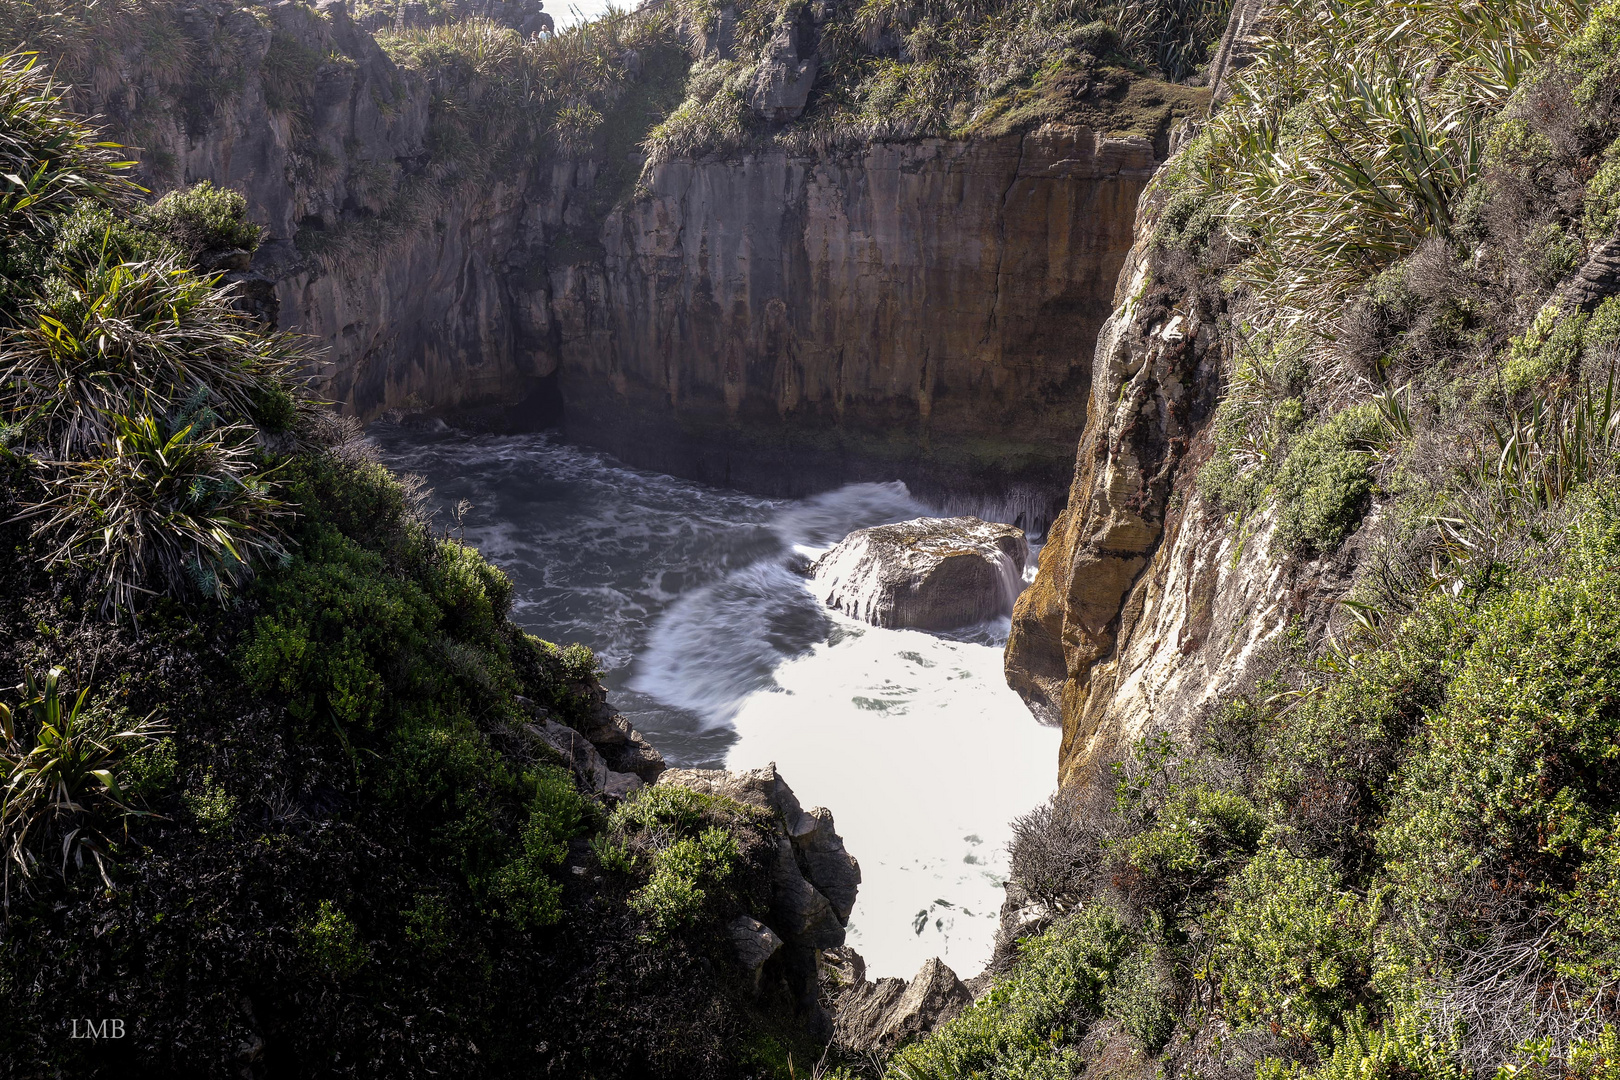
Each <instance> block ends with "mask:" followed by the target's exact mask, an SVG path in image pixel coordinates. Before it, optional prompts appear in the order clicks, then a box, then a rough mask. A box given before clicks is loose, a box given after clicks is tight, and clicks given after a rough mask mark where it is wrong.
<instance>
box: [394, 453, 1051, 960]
mask: <svg viewBox="0 0 1620 1080" xmlns="http://www.w3.org/2000/svg"><path fill="white" fill-rule="evenodd" d="M376 436H377V439H378V441H379V443H380V444H381V446H382V448H383V449H384V452H385V454H386V456H387V458H388V459H389V461H390V463H391V464H393V465H394V466H395V467H396V468H399V469H401V470H404V471H410V472H417V473H420V474H422V475H423V476H425V477H426V478H427V480H428V482H429V483H430V484H432V485H433V486H434V488H435V489H436V501H437V502H438V503H439V504H440V505H441V506H444V507H448V506H451V505H453V504H454V503H456V502H457V501H458V500H460V499H467V500H469V501H470V502H471V503H472V504H473V510H472V511H471V512H470V513H469V514H468V515H467V517H466V519H465V522H464V526H465V534H466V538H467V540H468V541H469V542H472V543H476V544H477V545H478V546H479V547H480V548H481V549H482V550H483V551H484V552H485V553H486V554H488V555H489V556H490V557H491V558H492V559H494V560H495V561H496V562H497V563H498V564H499V565H500V566H501V567H502V568H503V569H505V570H506V571H507V573H508V574H509V575H511V577H512V579H513V584H514V594H513V617H514V618H515V619H517V620H518V622H519V623H521V624H522V625H523V626H525V627H526V628H527V629H529V630H531V631H532V632H534V633H536V634H539V635H540V636H541V637H545V638H548V639H551V640H557V641H583V642H585V643H586V644H588V645H590V646H591V647H592V648H593V649H595V650H596V654H597V656H598V658H599V659H600V660H601V661H602V662H603V664H604V665H605V666H606V667H607V669H608V672H607V677H606V678H607V684H608V687H609V690H610V692H611V693H612V695H613V701H614V704H615V705H616V706H617V707H618V708H619V709H621V710H622V711H623V712H625V714H626V715H627V716H628V717H629V718H630V720H631V722H632V723H634V724H635V725H636V726H637V727H638V728H640V729H641V730H643V731H645V732H646V733H647V735H648V737H649V738H650V739H651V740H652V742H653V743H654V744H655V745H657V746H658V747H659V748H660V749H661V750H662V751H663V752H664V754H665V755H666V757H668V758H669V760H670V761H671V762H672V763H673V764H679V765H688V766H696V767H704V768H714V767H719V766H721V765H722V764H723V765H727V766H729V767H734V768H752V767H755V766H758V765H762V764H764V763H765V762H767V761H773V760H774V761H775V762H776V763H777V764H778V766H779V767H780V768H781V769H782V772H783V775H784V776H786V777H787V779H788V782H789V783H791V784H792V785H793V787H794V790H795V791H797V792H798V794H799V796H800V798H801V800H802V801H803V802H804V803H805V805H807V806H809V805H825V806H828V807H830V808H832V810H833V812H834V815H835V817H836V820H837V823H838V828H839V831H840V832H842V833H843V835H844V837H845V840H846V842H847V844H848V847H849V849H850V851H852V852H853V853H854V854H855V855H856V857H857V858H859V859H860V861H861V867H862V871H863V874H864V877H865V880H864V882H863V884H862V885H861V890H860V895H859V899H858V901H857V904H856V909H855V914H854V917H853V919H852V922H851V928H850V940H851V942H852V943H853V944H855V946H856V947H857V948H859V949H860V950H861V952H862V953H863V955H865V957H866V959H867V965H868V971H869V972H871V973H872V975H873V976H884V975H899V976H910V975H912V974H913V973H915V971H916V969H917V968H918V967H919V966H920V965H921V963H922V962H923V961H924V960H926V959H927V958H928V957H930V956H936V955H937V956H941V957H942V958H944V959H945V960H946V962H947V963H949V964H951V966H952V967H954V968H955V969H956V970H957V972H958V973H959V974H961V975H962V976H964V977H966V976H969V975H972V974H975V973H976V972H977V971H978V970H979V969H980V968H981V967H982V965H983V964H984V962H985V961H986V960H988V959H989V950H990V943H991V940H992V938H993V936H994V933H995V925H996V913H997V910H998V908H999V905H1000V903H1001V890H1000V887H999V886H1000V882H1001V880H1002V879H1003V877H1004V875H1005V873H1006V852H1005V844H1006V841H1007V839H1008V836H1009V827H1008V823H1009V821H1010V820H1011V819H1012V817H1014V816H1015V815H1016V814H1019V813H1022V812H1023V811H1025V810H1027V809H1029V808H1030V807H1031V806H1033V805H1034V804H1036V803H1037V802H1039V801H1040V800H1041V799H1043V798H1044V797H1045V796H1046V794H1047V792H1048V790H1049V789H1050V787H1051V785H1052V782H1053V779H1054V773H1055V763H1056V753H1057V741H1058V733H1057V732H1056V731H1055V730H1054V729H1050V728H1043V727H1041V726H1040V725H1038V724H1037V723H1035V721H1034V720H1032V719H1031V718H1030V716H1029V713H1028V712H1027V711H1026V710H1025V709H1024V707H1023V705H1022V703H1021V702H1019V700H1018V698H1017V696H1016V695H1015V694H1013V693H1012V692H1011V691H1010V690H1008V689H1007V686H1006V684H1005V682H1004V680H1003V678H1002V674H1001V653H1000V648H1001V646H1002V645H1003V644H1004V643H1005V641H1006V638H1007V631H1008V626H1009V623H1008V620H1007V619H1005V618H1002V619H997V620H994V621H992V622H989V623H986V624H984V625H982V626H978V627H972V628H969V629H967V630H964V631H959V632H955V633H952V634H950V635H929V634H923V633H918V632H915V631H908V630H883V629H879V628H877V627H872V626H867V625H864V624H861V623H857V622H854V621H852V620H849V619H846V618H844V617H843V616H841V615H837V614H836V613H834V612H830V611H827V610H826V609H825V608H823V607H822V606H821V605H820V604H819V603H817V602H816V601H815V599H814V597H813V596H812V595H811V593H810V591H809V589H808V587H807V584H806V582H805V579H804V578H803V576H802V575H801V573H800V572H799V569H800V568H802V565H803V563H804V558H805V557H806V556H813V555H815V554H819V553H820V552H822V551H825V550H826V549H827V548H829V547H831V546H832V545H833V544H835V543H837V542H838V541H839V540H842V539H843V538H844V536H845V535H847V534H848V533H849V532H851V531H852V530H854V529H857V528H861V527H864V526H870V525H880V524H886V523H889V522H894V521H903V520H906V519H908V518H913V517H917V516H919V515H927V514H930V513H937V510H931V509H930V508H929V507H927V506H924V505H922V504H921V503H920V502H918V501H917V500H916V499H914V498H913V497H912V496H911V494H910V493H909V492H908V491H907V490H906V488H905V485H903V484H899V483H890V484H854V485H850V486H848V487H845V488H841V489H839V490H838V491H833V492H827V493H825V494H823V495H818V496H815V497H812V498H809V499H803V500H795V501H786V500H769V499H760V498H755V497H752V496H748V495H742V494H739V493H737V492H730V491H722V490H717V489H714V488H708V487H704V486H702V485H699V484H693V483H689V482H687V481H683V480H676V479H672V478H670V477H666V476H660V475H657V474H654V473H645V472H641V471H639V470H635V469H629V468H625V467H624V466H623V465H620V464H619V463H617V462H616V461H614V460H613V459H611V458H608V457H607V456H605V455H602V454H599V453H596V452H593V451H588V450H582V449H580V448H577V447H570V446H565V445H562V444H560V443H557V442H556V441H554V440H553V439H551V438H548V437H546V436H499V437H497V436H467V435H462V434H459V433H456V432H407V431H401V430H399V429H390V428H378V429H376ZM449 524H450V522H449V520H448V515H445V516H441V518H440V525H441V527H443V526H446V525H449Z"/></svg>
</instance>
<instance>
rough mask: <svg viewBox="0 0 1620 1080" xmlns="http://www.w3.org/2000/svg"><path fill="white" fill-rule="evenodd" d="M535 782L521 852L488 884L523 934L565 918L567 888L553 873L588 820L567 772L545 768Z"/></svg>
mask: <svg viewBox="0 0 1620 1080" xmlns="http://www.w3.org/2000/svg"><path fill="white" fill-rule="evenodd" d="M534 779H535V795H534V803H533V808H532V809H531V810H530V812H529V820H528V821H526V822H524V824H523V828H522V830H521V832H520V833H519V836H518V844H519V851H518V854H517V856H516V857H515V858H513V859H512V860H511V861H509V862H507V863H506V864H505V865H504V866H502V867H500V869H498V870H496V871H495V873H494V875H493V877H492V878H491V879H490V881H489V885H488V889H489V895H490V897H491V899H492V900H493V901H494V902H495V903H496V904H497V905H498V908H497V910H498V911H499V913H500V914H501V915H503V916H504V917H506V918H507V919H510V920H511V921H512V922H513V923H514V924H515V925H516V926H517V927H518V928H519V929H522V930H533V929H537V928H539V927H542V926H550V925H552V924H553V923H555V922H556V921H557V920H558V919H560V918H561V917H562V907H561V905H560V903H559V900H560V898H561V896H562V886H561V885H559V884H558V883H557V882H556V881H555V880H553V879H552V878H551V876H550V870H551V868H552V867H554V866H557V865H558V864H559V863H561V862H562V861H563V859H564V858H566V857H567V855H568V841H569V840H571V839H573V838H574V837H575V836H576V835H578V833H579V831H580V826H581V824H582V822H583V820H584V806H585V804H584V799H583V798H582V797H581V796H580V794H579V791H578V789H577V788H575V787H574V782H573V778H572V777H571V776H569V774H568V773H566V772H564V771H563V770H561V769H546V770H543V771H541V772H539V773H537V774H535V778H534Z"/></svg>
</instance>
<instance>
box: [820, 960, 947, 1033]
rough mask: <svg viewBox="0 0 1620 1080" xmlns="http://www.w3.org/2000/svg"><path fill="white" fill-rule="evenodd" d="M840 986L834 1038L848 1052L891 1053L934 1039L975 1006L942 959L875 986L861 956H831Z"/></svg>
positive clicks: (830, 965) (877, 982)
mask: <svg viewBox="0 0 1620 1080" xmlns="http://www.w3.org/2000/svg"><path fill="white" fill-rule="evenodd" d="M829 960H830V961H831V963H830V964H829V967H830V968H831V969H832V971H831V974H832V976H833V978H832V980H831V981H832V982H833V983H835V986H836V989H835V993H834V1023H833V1031H834V1034H833V1038H834V1040H835V1041H836V1042H837V1044H838V1047H839V1049H841V1050H843V1051H844V1052H845V1053H849V1054H857V1055H865V1054H887V1053H889V1052H891V1051H893V1050H895V1049H898V1048H899V1047H901V1046H904V1045H905V1044H906V1043H909V1042H913V1041H915V1040H917V1039H920V1038H922V1037H923V1036H924V1035H927V1034H929V1033H930V1032H932V1031H933V1030H934V1029H936V1028H938V1027H939V1026H940V1025H941V1024H944V1023H946V1022H947V1021H949V1020H951V1019H954V1018H955V1017H956V1016H957V1015H958V1014H959V1013H961V1011H962V1010H963V1009H965V1008H967V1007H968V1006H969V1005H971V1004H973V994H972V992H971V991H970V990H969V989H968V987H967V986H966V984H964V983H963V982H962V980H961V979H959V978H957V977H956V972H954V971H952V970H951V969H950V967H949V966H947V965H946V964H945V962H944V961H943V960H940V959H939V958H938V957H934V958H932V959H930V960H927V961H924V963H923V966H922V967H921V968H920V969H918V971H917V974H916V975H914V976H912V978H911V980H910V981H909V982H907V981H906V980H905V979H896V978H885V979H878V980H877V981H876V982H871V981H869V980H868V979H867V978H866V964H865V962H864V961H863V960H862V959H861V956H860V954H859V953H857V952H854V951H853V950H850V949H840V950H837V951H836V952H834V953H832V954H831V955H830V956H829Z"/></svg>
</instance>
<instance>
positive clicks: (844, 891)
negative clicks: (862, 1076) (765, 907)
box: [657, 764, 861, 1031]
mask: <svg viewBox="0 0 1620 1080" xmlns="http://www.w3.org/2000/svg"><path fill="white" fill-rule="evenodd" d="M657 782H658V783H659V784H666V785H673V786H676V787H684V788H689V789H691V790H693V791H701V792H703V793H705V794H708V795H719V796H723V797H725V798H729V799H734V800H736V801H737V802H740V803H743V804H745V805H748V806H754V807H758V808H759V809H761V810H766V811H769V812H771V814H772V815H773V816H774V817H775V818H776V819H777V820H778V821H779V822H780V823H781V824H780V831H779V833H778V835H777V851H776V864H775V866H774V868H773V870H772V876H771V911H770V924H769V925H768V926H766V925H765V924H762V923H758V922H757V921H756V920H753V919H746V920H743V919H739V920H737V921H735V922H733V923H732V924H731V926H730V927H728V931H727V932H728V934H729V935H730V936H731V940H732V944H733V946H734V947H735V948H736V950H737V955H738V959H739V962H740V963H741V964H742V965H743V966H744V967H745V968H748V969H749V970H751V971H753V972H754V973H755V977H756V983H757V980H758V978H759V966H758V965H753V960H754V959H755V958H756V957H758V956H759V954H760V953H761V952H762V951H763V950H764V949H765V948H766V947H767V946H768V945H769V939H768V938H767V937H765V936H763V934H768V935H771V936H772V937H774V938H776V939H778V940H779V942H780V947H779V948H772V949H771V950H770V952H769V953H766V954H765V956H764V958H763V959H760V960H759V965H763V964H764V963H765V962H766V960H769V959H771V957H772V956H776V955H777V954H780V957H779V961H778V962H779V963H780V969H779V970H780V971H781V972H782V975H783V977H784V978H785V979H786V980H787V984H788V987H789V989H790V990H791V992H792V993H793V995H794V997H795V998H796V999H797V1000H798V1002H799V1005H800V1008H802V1009H804V1010H807V1011H808V1012H810V1013H813V1014H815V1016H817V1017H819V1019H816V1018H814V1017H812V1019H811V1021H810V1023H811V1026H812V1028H817V1027H820V1028H822V1029H823V1030H824V1031H825V1029H826V1028H827V1027H828V1026H829V1025H830V1021H828V1019H827V1017H826V1016H825V1014H824V1013H822V1011H821V1005H820V1004H819V995H818V991H817V958H818V957H819V956H820V954H821V950H823V949H829V948H835V947H837V946H840V945H842V944H843V942H844V924H845V923H846V922H848V920H849V912H850V909H851V908H852V907H854V903H855V888H856V886H857V885H859V884H860V880H861V868H860V864H859V863H857V862H856V861H855V857H854V856H853V855H851V854H849V852H847V851H845V850H844V842H843V840H842V839H840V838H839V836H838V833H837V831H836V830H835V829H834V828H833V819H832V814H831V813H830V812H828V811H827V810H825V809H823V808H821V807H816V808H815V809H813V810H811V811H809V812H808V813H807V812H806V811H805V810H804V808H803V807H801V806H800V805H799V800H798V798H797V797H796V796H795V795H794V794H793V789H792V788H790V787H788V785H787V783H786V781H784V780H783V779H782V778H781V776H780V775H778V774H777V771H776V766H775V765H774V764H772V765H768V766H766V767H765V768H763V769H754V770H752V771H749V772H727V771H725V770H723V769H669V770H667V771H665V772H664V773H662V774H661V775H660V776H659V777H658V780H657ZM833 896H836V897H837V898H838V899H837V901H836V902H835V901H834V900H832V899H830V897H833ZM755 926H758V927H760V929H759V930H755V929H754V927H755ZM761 931H763V934H762V933H761Z"/></svg>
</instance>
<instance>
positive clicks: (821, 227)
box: [552, 126, 1157, 527]
mask: <svg viewBox="0 0 1620 1080" xmlns="http://www.w3.org/2000/svg"><path fill="white" fill-rule="evenodd" d="M1156 164H1157V162H1156V160H1155V157H1154V150H1153V145H1152V143H1151V142H1150V141H1149V140H1147V139H1145V138H1139V137H1129V138H1109V137H1106V136H1104V135H1102V134H1100V133H1098V132H1095V131H1092V130H1089V129H1087V128H1067V127H1055V126H1048V127H1045V128H1042V129H1041V130H1039V131H1036V132H1032V133H1030V134H1027V135H1010V136H1006V137H1003V138H999V139H985V140H979V141H947V140H938V139H931V140H922V141H919V142H912V143H902V144H876V145H873V146H869V147H866V148H864V149H862V150H860V151H857V152H849V153H828V154H826V155H824V156H820V157H799V156H793V155H790V154H788V153H786V152H785V151H771V152H764V153H759V154H752V155H748V156H745V157H743V158H742V159H741V160H738V161H696V162H694V161H675V162H669V163H666V164H663V165H660V166H658V167H656V168H654V169H653V170H652V171H651V172H650V173H649V175H648V176H647V177H646V194H645V195H644V196H643V197H640V198H637V199H634V200H632V201H630V202H627V203H625V204H623V205H621V206H620V207H618V208H617V209H616V210H615V211H614V212H613V213H612V214H611V215H610V216H609V217H608V220H607V222H606V224H605V226H604V228H603V232H602V239H603V244H604V246H605V249H606V258H605V260H604V262H603V263H602V265H601V268H600V271H599V276H598V272H594V271H586V270H584V269H576V270H575V271H574V272H572V273H570V274H568V275H565V276H564V277H562V278H558V277H557V276H556V275H554V277H553V284H554V294H553V295H554V299H553V304H552V307H553V310H554V311H556V312H557V313H558V316H559V323H560V334H561V361H560V362H561V372H562V392H563V398H564V401H565V402H566V413H565V415H566V418H567V427H568V431H569V433H570V434H571V435H572V436H573V437H576V438H579V439H581V440H582V441H587V442H593V443H596V444H598V445H602V446H605V447H606V448H608V449H610V450H612V451H613V452H614V453H615V454H617V455H619V456H621V457H624V458H625V459H627V460H630V461H635V462H639V463H643V464H656V465H658V466H659V467H661V468H671V467H673V468H674V469H675V471H678V472H682V473H685V474H687V475H692V476H696V477H698V478H700V479H704V480H708V481H711V482H714V483H720V484H727V485H732V486H741V487H745V488H754V489H761V490H771V491H778V492H781V493H784V494H800V493H803V492H804V491H807V490H810V489H813V488H816V487H824V486H828V485H832V484H836V483H842V482H847V481H853V480H862V479H893V478H896V477H898V478H900V479H903V480H906V481H908V482H909V483H912V484H913V485H914V486H920V487H922V488H924V489H928V488H935V489H944V488H954V489H969V490H972V489H989V490H997V489H1005V488H1007V487H1011V486H1015V485H1019V484H1023V485H1027V486H1035V487H1039V488H1041V489H1042V490H1051V489H1054V488H1057V487H1059V486H1060V485H1061V483H1062V480H1063V479H1064V478H1065V477H1066V476H1067V474H1068V470H1069V455H1068V454H1067V453H1066V452H1064V451H1062V450H1060V449H1058V448H1059V447H1062V446H1064V445H1066V444H1071V443H1072V440H1073V438H1074V437H1075V435H1076V434H1077V433H1078V432H1079V430H1080V428H1081V426H1082V424H1083V423H1084V420H1085V407H1084V401H1085V391H1086V389H1087V383H1088V375H1089V372H1088V369H1087V364H1086V363H1085V355H1086V353H1087V352H1088V351H1089V350H1088V344H1089V342H1090V341H1091V340H1093V339H1094V338H1095V335H1096V332H1097V329H1098V327H1100V326H1101V324H1102V322H1103V320H1104V319H1105V318H1106V316H1107V313H1108V308H1109V297H1110V294H1111V282H1112V281H1113V279H1114V277H1115V275H1116V274H1117V273H1118V270H1119V267H1120V265H1121V263H1122V261H1123V258H1124V255H1125V252H1126V251H1127V250H1128V248H1129V246H1130V222H1131V221H1132V216H1133V209H1132V208H1133V207H1134V205H1135V201H1136V199H1137V196H1138V195H1139V194H1140V192H1141V191H1142V188H1143V186H1144V185H1145V184H1146V182H1147V180H1148V178H1149V177H1150V176H1151V175H1152V173H1153V170H1154V168H1155V166H1156ZM1028 524H1029V525H1031V527H1036V526H1037V523H1035V522H1030V523H1028Z"/></svg>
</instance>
